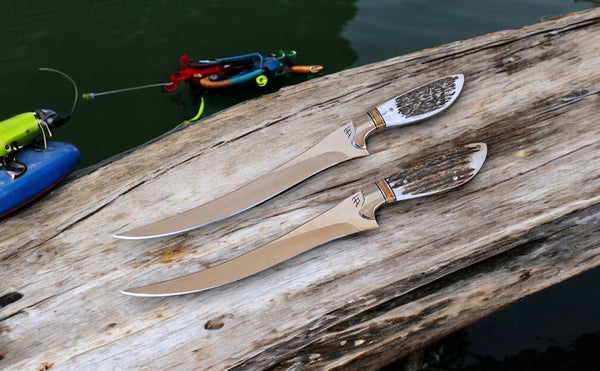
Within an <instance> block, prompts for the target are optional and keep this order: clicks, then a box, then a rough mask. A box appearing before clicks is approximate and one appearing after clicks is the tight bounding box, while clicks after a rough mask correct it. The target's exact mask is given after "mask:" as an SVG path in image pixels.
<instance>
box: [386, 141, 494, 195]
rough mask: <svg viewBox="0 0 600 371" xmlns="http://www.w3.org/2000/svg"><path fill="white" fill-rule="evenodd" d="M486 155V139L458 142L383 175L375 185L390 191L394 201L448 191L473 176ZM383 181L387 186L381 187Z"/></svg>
mask: <svg viewBox="0 0 600 371" xmlns="http://www.w3.org/2000/svg"><path fill="white" fill-rule="evenodd" d="M486 155H487V146H486V145H485V143H472V144H466V145H462V146H458V147H455V148H452V149H450V150H448V151H446V152H443V153H441V154H439V155H437V156H436V157H433V158H431V159H429V160H426V161H425V162H423V163H421V164H419V165H416V166H414V167H411V168H409V169H406V170H404V171H402V172H400V173H398V174H395V175H393V176H391V177H389V178H386V179H385V180H384V181H383V183H385V184H383V183H382V182H381V181H380V182H379V183H378V186H379V187H380V189H382V192H383V193H384V194H386V192H388V194H389V192H390V191H391V192H392V193H393V195H394V201H400V200H407V199H410V198H416V197H422V196H427V195H431V194H435V193H440V192H444V191H448V190H450V189H453V188H456V187H458V186H461V185H463V184H465V183H467V182H468V181H469V180H471V179H473V177H474V176H475V175H476V174H477V172H478V171H479V169H481V167H482V166H483V163H484V161H485V158H486ZM385 185H387V186H388V187H389V189H387V190H386V189H383V188H384V187H382V186H385ZM386 198H387V197H386Z"/></svg>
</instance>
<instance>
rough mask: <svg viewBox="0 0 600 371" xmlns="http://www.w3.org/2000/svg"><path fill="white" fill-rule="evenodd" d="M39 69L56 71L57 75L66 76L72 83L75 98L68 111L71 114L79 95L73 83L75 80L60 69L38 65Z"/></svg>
mask: <svg viewBox="0 0 600 371" xmlns="http://www.w3.org/2000/svg"><path fill="white" fill-rule="evenodd" d="M39 70H40V71H47V72H55V73H58V74H59V75H62V76H64V77H66V78H67V79H68V80H69V81H71V84H73V88H74V89H75V99H74V100H73V106H72V107H71V113H69V114H70V115H72V114H73V111H74V110H75V106H76V105H77V96H78V95H79V90H78V89H77V84H75V81H73V79H72V78H71V76H69V75H67V74H66V73H64V72H62V71H59V70H55V69H54V68H49V67H40V68H39Z"/></svg>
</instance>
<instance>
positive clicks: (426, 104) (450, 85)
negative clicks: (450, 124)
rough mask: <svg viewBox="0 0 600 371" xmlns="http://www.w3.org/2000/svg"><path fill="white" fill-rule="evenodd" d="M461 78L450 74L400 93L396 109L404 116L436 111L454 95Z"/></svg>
mask: <svg viewBox="0 0 600 371" xmlns="http://www.w3.org/2000/svg"><path fill="white" fill-rule="evenodd" d="M463 79H464V77H463V76H462V75H452V76H448V77H445V78H443V79H439V80H436V81H433V82H431V83H430V84H427V85H424V86H421V87H419V88H416V89H414V90H412V91H410V92H408V93H406V94H402V95H400V96H399V97H398V98H396V109H397V110H398V113H400V114H402V115H403V116H404V117H413V116H419V115H424V114H427V113H429V112H432V111H436V110H438V109H440V108H442V107H444V105H446V104H448V103H449V102H450V101H451V100H452V99H453V98H455V97H456V92H457V90H460V89H461V88H462V82H463Z"/></svg>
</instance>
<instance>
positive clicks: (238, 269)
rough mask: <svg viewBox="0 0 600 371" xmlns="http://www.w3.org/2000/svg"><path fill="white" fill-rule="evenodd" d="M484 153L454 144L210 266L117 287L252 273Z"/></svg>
mask: <svg viewBox="0 0 600 371" xmlns="http://www.w3.org/2000/svg"><path fill="white" fill-rule="evenodd" d="M486 155H487V147H486V145H485V144H484V143H473V144H467V145H462V146H459V147H455V148H453V149H451V150H448V151H446V152H443V153H442V154H440V155H438V156H436V157H434V158H432V159H429V160H427V161H425V162H423V163H421V164H420V165H417V166H415V167H411V168H409V169H406V170H404V171H401V172H400V173H398V174H396V175H393V176H391V177H389V178H385V179H381V180H379V181H378V182H376V183H375V184H373V185H371V187H370V188H367V189H365V190H362V191H359V192H357V193H355V194H353V195H352V196H350V197H348V198H346V199H345V200H343V201H342V202H341V203H340V204H338V205H337V206H335V207H334V208H332V209H330V210H329V211H326V212H325V213H323V214H321V215H319V216H318V217H316V218H314V219H312V220H310V221H308V222H307V223H305V224H303V225H302V226H300V227H298V228H296V229H295V230H293V231H291V232H289V233H287V234H286V235H284V236H282V237H280V238H278V239H276V240H274V241H272V242H270V243H267V244H266V245H263V246H261V247H259V248H257V249H255V250H253V251H250V252H248V253H246V254H244V255H241V256H239V257H237V258H234V259H232V260H229V261H226V262H224V263H222V264H219V265H216V266H214V267H212V268H209V269H206V270H203V271H200V272H197V273H192V274H189V275H187V276H183V277H179V278H175V279H172V280H168V281H164V282H159V283H155V284H151V285H148V286H142V287H136V288H130V289H127V290H124V291H121V292H122V293H123V294H127V295H133V296H149V297H157V296H171V295H182V294H189V293H194V292H198V291H203V290H207V289H210V288H214V287H217V286H222V285H225V284H228V283H231V282H235V281H238V280H241V279H243V278H246V277H249V276H251V275H254V274H256V273H258V272H261V271H263V270H265V269H267V268H270V267H272V266H274V265H277V264H279V263H281V262H283V261H285V260H288V259H290V258H292V257H294V256H296V255H299V254H301V253H303V252H306V251H308V250H310V249H312V248H314V247H316V246H319V245H321V244H324V243H326V242H329V241H332V240H335V239H337V238H340V237H344V236H347V235H351V234H354V233H357V232H361V231H366V230H370V229H375V228H377V227H379V225H378V224H377V221H376V219H375V211H376V210H377V209H378V208H379V207H380V206H382V205H384V204H391V203H395V202H398V201H401V200H407V199H411V198H417V197H423V196H428V195H432V194H436V193H440V192H444V191H448V190H450V189H452V188H456V187H458V186H460V185H463V184H465V183H467V182H468V181H469V180H471V179H472V178H473V177H474V176H475V175H476V174H477V172H478V171H479V169H481V167H482V166H483V163H484V161H485V158H486Z"/></svg>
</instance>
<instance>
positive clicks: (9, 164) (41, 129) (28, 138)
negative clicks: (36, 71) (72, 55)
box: [0, 67, 78, 179]
mask: <svg viewBox="0 0 600 371" xmlns="http://www.w3.org/2000/svg"><path fill="white" fill-rule="evenodd" d="M40 71H48V72H55V73H58V74H60V75H62V76H64V77H66V78H67V79H68V80H69V81H71V83H72V84H73V87H74V89H75V100H74V101H73V106H72V107H71V112H70V113H69V114H67V115H61V114H58V113H57V112H56V111H54V110H51V109H47V108H41V109H36V110H33V112H25V113H21V114H18V115H16V116H13V117H11V118H9V119H6V120H3V121H0V169H3V170H4V171H6V172H7V173H8V175H9V176H10V177H11V178H12V179H15V178H16V177H18V176H20V175H22V174H23V173H24V172H25V171H26V170H27V166H26V165H25V164H24V163H21V162H19V161H17V159H16V158H15V153H16V152H17V151H18V150H20V149H21V148H23V147H26V146H28V145H31V144H34V143H36V142H39V141H40V138H41V140H42V142H43V149H46V148H47V146H48V144H47V138H48V137H52V130H53V129H55V128H57V127H59V126H61V125H64V124H65V123H66V122H67V121H69V120H70V119H71V115H72V114H73V111H74V110H75V106H76V104H77V95H78V92H77V85H76V84H75V81H73V79H72V78H71V77H70V76H68V75H67V74H65V73H64V72H61V71H58V70H55V69H53V68H47V67H42V68H40Z"/></svg>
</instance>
